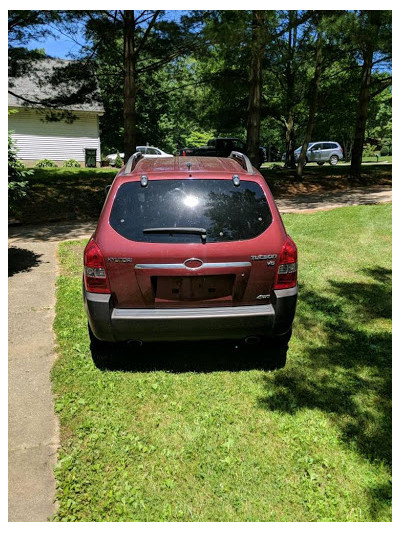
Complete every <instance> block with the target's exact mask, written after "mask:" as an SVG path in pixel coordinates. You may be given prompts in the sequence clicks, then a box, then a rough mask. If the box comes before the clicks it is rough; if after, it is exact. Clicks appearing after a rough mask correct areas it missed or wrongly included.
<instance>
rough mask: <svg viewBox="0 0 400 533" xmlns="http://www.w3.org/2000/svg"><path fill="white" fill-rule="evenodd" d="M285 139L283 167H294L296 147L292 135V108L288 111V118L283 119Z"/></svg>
mask: <svg viewBox="0 0 400 533" xmlns="http://www.w3.org/2000/svg"><path fill="white" fill-rule="evenodd" d="M285 128H286V130H285V141H286V160H285V167H287V168H295V166H296V163H295V160H294V151H295V149H296V145H295V137H294V116H293V113H292V110H290V111H289V116H288V119H287V120H285Z"/></svg>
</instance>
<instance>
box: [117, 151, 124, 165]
mask: <svg viewBox="0 0 400 533" xmlns="http://www.w3.org/2000/svg"><path fill="white" fill-rule="evenodd" d="M123 166H124V162H123V161H122V158H121V156H120V155H119V152H117V157H116V158H115V167H116V168H122V167H123Z"/></svg>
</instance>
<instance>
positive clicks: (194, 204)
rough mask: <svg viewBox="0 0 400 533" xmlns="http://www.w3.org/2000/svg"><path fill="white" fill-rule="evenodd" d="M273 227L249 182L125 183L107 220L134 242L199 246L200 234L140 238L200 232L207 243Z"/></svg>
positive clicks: (256, 189)
mask: <svg viewBox="0 0 400 533" xmlns="http://www.w3.org/2000/svg"><path fill="white" fill-rule="evenodd" d="M271 222H272V216H271V212H270V210H269V207H268V203H267V200H266V198H265V195H264V192H263V190H262V189H261V187H260V186H259V185H258V184H257V183H254V182H251V181H245V180H241V181H240V186H239V187H235V186H234V185H233V182H232V180H201V179H193V180H157V181H156V180H154V181H151V179H149V182H148V185H147V187H142V186H141V185H140V183H139V182H128V183H124V184H123V185H121V186H120V188H119V189H118V192H117V195H116V197H115V200H114V204H113V207H112V210H111V215H110V224H111V226H112V228H114V230H115V231H117V232H118V233H119V234H120V235H122V236H123V237H125V238H127V239H130V240H132V241H141V242H164V243H192V242H194V243H197V242H200V236H199V235H196V234H194V235H191V234H189V235H181V234H174V233H171V234H169V233H168V234H165V233H163V234H161V233H160V234H144V233H143V230H144V229H149V228H182V227H185V228H204V229H206V231H207V242H224V241H236V240H245V239H251V238H254V237H257V236H258V235H260V234H261V233H262V232H263V231H265V230H266V229H267V228H268V226H269V225H270V224H271Z"/></svg>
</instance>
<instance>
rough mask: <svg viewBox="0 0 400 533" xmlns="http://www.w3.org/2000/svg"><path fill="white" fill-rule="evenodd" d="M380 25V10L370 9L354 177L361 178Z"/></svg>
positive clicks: (354, 158)
mask: <svg viewBox="0 0 400 533" xmlns="http://www.w3.org/2000/svg"><path fill="white" fill-rule="evenodd" d="M379 25H380V12H379V11H368V13H367V28H368V29H369V32H368V38H367V42H366V43H365V48H364V51H363V65H362V71H361V90H360V98H359V103H358V113H357V118H356V125H355V131H354V142H353V151H352V154H351V166H350V174H351V176H352V177H353V178H359V177H360V174H361V163H362V155H363V148H364V138H365V128H366V125H367V118H368V102H369V97H370V86H371V71H372V61H373V56H374V44H375V43H374V35H375V34H376V33H377V32H378V30H379Z"/></svg>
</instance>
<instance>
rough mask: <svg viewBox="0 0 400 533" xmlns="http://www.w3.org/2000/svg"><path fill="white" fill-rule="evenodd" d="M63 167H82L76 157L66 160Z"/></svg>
mask: <svg viewBox="0 0 400 533" xmlns="http://www.w3.org/2000/svg"><path fill="white" fill-rule="evenodd" d="M63 167H64V168H80V167H81V165H80V164H79V163H78V161H77V160H76V159H68V161H64V163H63Z"/></svg>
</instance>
